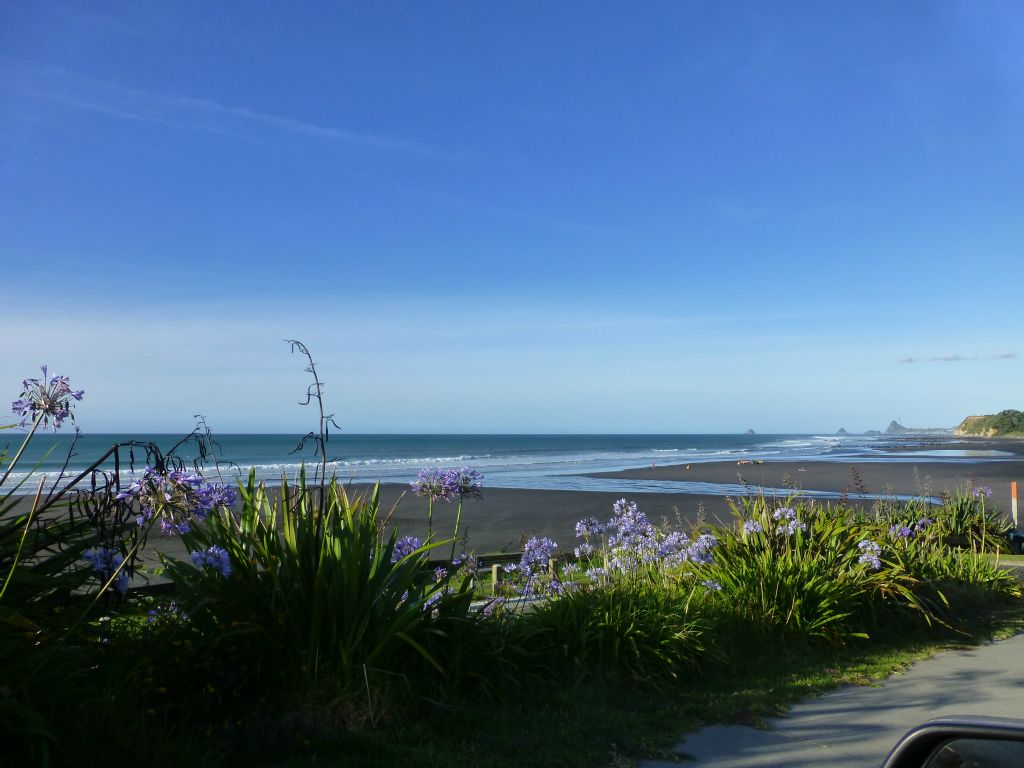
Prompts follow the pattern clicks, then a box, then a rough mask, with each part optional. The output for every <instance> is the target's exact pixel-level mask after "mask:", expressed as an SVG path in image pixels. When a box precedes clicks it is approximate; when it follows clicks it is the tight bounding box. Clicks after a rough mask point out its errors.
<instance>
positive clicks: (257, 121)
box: [0, 67, 447, 156]
mask: <svg viewBox="0 0 1024 768" xmlns="http://www.w3.org/2000/svg"><path fill="white" fill-rule="evenodd" d="M40 80H41V81H42V82H39V81H40ZM0 83H2V84H3V85H4V86H6V87H8V88H12V89H16V90H19V91H21V92H22V93H26V94H28V95H30V96H33V97H35V98H37V99H44V100H47V101H52V102H57V103H60V104H64V105H65V106H70V107H74V108H77V109H86V110H90V111H94V112H99V113H102V114H106V115H109V116H111V117H117V118H121V119H125V120H135V121H144V122H152V123H159V124H162V125H166V126H171V127H182V128H189V129H196V130H202V131H208V132H210V133H217V134H226V135H239V129H240V128H242V129H244V128H249V129H250V130H252V129H260V128H263V129H272V130H276V131H282V132H287V133H292V134H300V135H303V136H309V137H311V138H317V139H324V140H327V141H335V142H339V143H342V144H348V145H350V146H355V147H363V148H367V149H374V150H381V151H390V152H404V153H409V154H421V155H434V156H447V153H444V152H440V151H437V150H434V149H431V148H429V147H424V146H423V145H421V144H418V143H416V142H414V141H410V140H407V139H402V138H397V137H393V136H385V135H378V134H370V133H360V132H357V131H349V130H345V129H342V128H335V127H331V126H325V125H319V124H317V123H312V122H308V121H305V120H299V119H296V118H292V117H286V116H281V115H275V114H270V113H268V112H261V111H258V110H254V109H249V108H247V107H239V106H232V105H228V104H222V103H220V102H218V101H214V100H212V99H203V98H196V97H191V96H169V95H166V94H162V93H157V92H154V91H148V90H142V89H137V88H128V87H125V86H122V85H118V84H116V83H111V82H108V81H105V80H99V79H96V78H92V77H88V76H86V75H82V74H79V73H77V72H73V71H71V70H66V69H59V68H48V69H47V70H45V71H43V72H35V73H31V72H16V71H12V69H11V68H9V67H8V68H6V71H2V70H0ZM225 123H226V124H227V125H225ZM232 128H233V129H234V130H232ZM240 136H241V137H246V136H245V134H244V130H243V131H242V132H241V134H240Z"/></svg>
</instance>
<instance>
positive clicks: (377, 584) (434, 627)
mask: <svg viewBox="0 0 1024 768" xmlns="http://www.w3.org/2000/svg"><path fill="white" fill-rule="evenodd" d="M321 494H322V495H321ZM241 499H242V507H241V512H240V514H239V515H237V516H236V515H235V514H234V513H233V512H231V511H228V510H226V509H221V510H219V511H217V512H216V513H214V514H211V515H210V516H209V517H208V518H207V520H206V524H205V525H204V526H199V527H196V528H195V529H193V530H192V531H190V532H188V533H186V534H184V536H183V539H184V541H185V543H186V545H187V546H188V548H189V550H190V552H191V553H192V559H191V561H176V560H168V561H166V565H167V570H168V573H169V575H170V576H171V578H172V580H173V581H174V583H175V585H176V588H177V594H178V598H179V602H180V603H181V604H182V605H183V606H184V607H185V609H186V610H187V611H188V612H189V614H190V623H191V624H192V625H193V626H194V627H195V628H196V629H197V630H198V631H199V632H200V634H201V635H202V636H203V638H204V641H205V642H207V643H209V644H210V646H211V648H212V649H213V652H217V653H221V652H225V651H226V652H227V653H226V658H233V659H234V661H233V662H232V663H237V662H238V661H239V659H238V658H237V655H236V654H235V653H234V649H236V648H237V647H238V646H244V647H245V648H246V654H247V655H246V657H245V664H246V665H247V666H248V667H249V673H250V674H263V675H266V674H268V673H271V674H273V675H276V676H278V677H281V678H284V679H291V678H293V677H294V676H298V677H300V678H304V679H307V680H310V681H315V680H317V679H319V678H322V677H324V676H325V675H326V676H328V677H334V678H337V679H338V680H339V681H340V683H341V684H342V685H343V686H352V685H353V684H355V682H356V681H357V680H362V679H363V676H364V673H363V667H364V665H365V666H366V667H368V668H378V669H384V670H386V671H388V672H405V671H409V670H413V669H423V668H424V667H426V668H429V669H432V670H433V671H434V672H436V673H440V674H443V673H444V658H443V656H442V654H441V652H440V651H439V650H438V647H439V646H438V644H437V643H428V639H429V638H431V637H432V636H440V635H444V632H445V630H444V629H443V626H444V623H445V622H446V621H448V620H450V619H452V618H464V617H465V616H466V615H467V613H468V610H469V604H470V598H471V594H472V579H471V578H462V579H461V580H460V579H457V578H456V577H455V575H454V574H452V573H449V572H448V571H443V572H441V573H435V572H434V571H433V569H431V568H430V567H429V566H428V565H427V562H426V555H427V553H428V552H430V551H431V550H432V549H434V548H436V547H437V546H440V545H442V544H444V543H449V542H437V543H435V544H428V545H426V546H423V547H419V548H417V549H415V550H413V551H412V552H409V553H407V554H405V555H404V556H398V554H396V550H395V547H396V542H397V536H398V533H397V531H394V530H392V531H391V533H390V534H385V533H384V532H383V530H382V527H381V522H380V519H379V506H380V500H379V495H378V492H377V489H374V491H373V493H372V494H371V495H370V497H369V498H363V497H357V498H350V497H349V495H348V494H347V492H346V491H345V489H344V488H343V487H341V486H340V485H338V484H337V483H336V482H332V483H330V484H328V485H326V486H322V487H315V488H314V487H307V485H306V483H305V477H304V475H303V476H302V477H300V479H299V481H298V484H297V485H291V484H288V483H285V484H284V485H282V487H281V488H280V489H279V491H277V492H274V493H271V492H268V491H267V489H266V488H265V487H264V486H263V485H262V484H257V483H256V481H255V478H254V475H252V474H250V477H249V481H248V483H247V485H246V486H245V487H243V488H242V489H241ZM399 554H400V553H399ZM428 645H430V646H431V648H433V649H434V650H428ZM222 646H223V647H222ZM260 664H262V666H259V665H260Z"/></svg>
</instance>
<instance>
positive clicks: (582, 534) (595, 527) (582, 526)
mask: <svg viewBox="0 0 1024 768" xmlns="http://www.w3.org/2000/svg"><path fill="white" fill-rule="evenodd" d="M604 532H605V525H604V523H602V522H601V521H600V520H598V519H597V518H596V517H585V518H583V519H582V520H580V521H579V522H578V523H576V538H577V539H585V538H589V537H590V536H600V535H601V534H603V533H604Z"/></svg>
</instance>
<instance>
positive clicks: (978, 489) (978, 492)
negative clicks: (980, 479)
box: [971, 485, 992, 499]
mask: <svg viewBox="0 0 1024 768" xmlns="http://www.w3.org/2000/svg"><path fill="white" fill-rule="evenodd" d="M971 496H973V497H974V498H976V499H981V498H982V497H984V498H986V499H990V498H992V489H991V488H989V487H988V486H987V485H976V486H975V487H974V488H973V489H971Z"/></svg>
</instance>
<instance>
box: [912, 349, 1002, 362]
mask: <svg viewBox="0 0 1024 768" xmlns="http://www.w3.org/2000/svg"><path fill="white" fill-rule="evenodd" d="M1015 357H1017V353H1016V352H1011V351H1009V350H1003V351H1001V352H994V353H992V354H990V355H959V354H955V353H947V354H944V355H932V356H931V357H904V358H901V359H900V362H901V363H960V362H965V361H970V360H1012V359H1013V358H1015Z"/></svg>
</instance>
